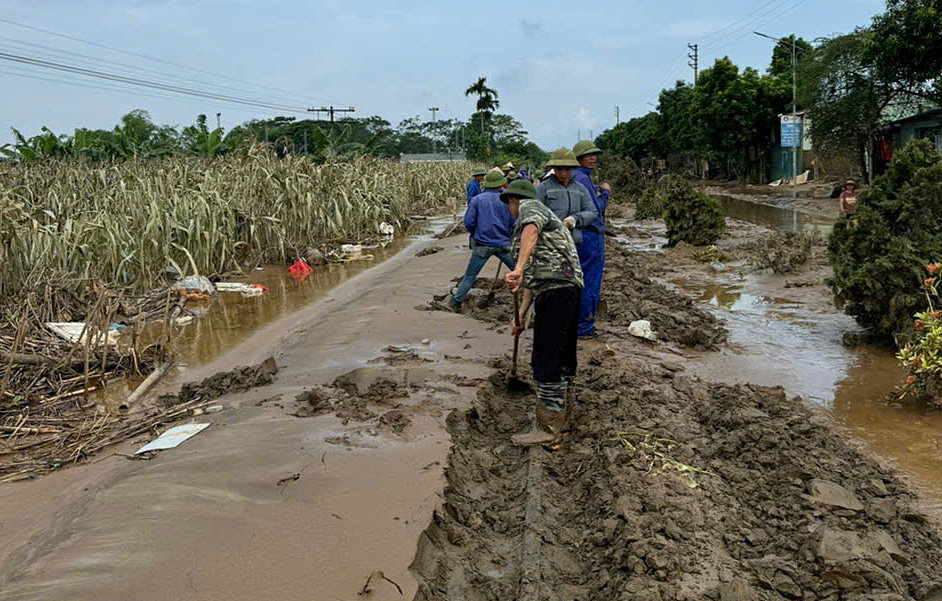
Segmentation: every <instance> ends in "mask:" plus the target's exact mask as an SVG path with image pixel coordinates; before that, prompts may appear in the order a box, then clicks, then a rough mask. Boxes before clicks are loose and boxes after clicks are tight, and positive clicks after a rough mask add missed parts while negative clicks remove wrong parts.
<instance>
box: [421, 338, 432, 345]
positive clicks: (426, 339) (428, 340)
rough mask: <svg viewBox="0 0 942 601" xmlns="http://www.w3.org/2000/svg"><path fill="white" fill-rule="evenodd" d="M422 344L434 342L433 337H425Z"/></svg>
mask: <svg viewBox="0 0 942 601" xmlns="http://www.w3.org/2000/svg"><path fill="white" fill-rule="evenodd" d="M422 344H425V345H429V344H432V339H431V338H423V339H422Z"/></svg>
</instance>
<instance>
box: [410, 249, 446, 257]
mask: <svg viewBox="0 0 942 601" xmlns="http://www.w3.org/2000/svg"><path fill="white" fill-rule="evenodd" d="M443 250H445V249H444V248H442V247H441V246H430V247H428V248H423V249H422V250H420V251H419V252H417V253H415V256H417V257H427V256H429V255H434V254H435V253H440V252H442V251H443Z"/></svg>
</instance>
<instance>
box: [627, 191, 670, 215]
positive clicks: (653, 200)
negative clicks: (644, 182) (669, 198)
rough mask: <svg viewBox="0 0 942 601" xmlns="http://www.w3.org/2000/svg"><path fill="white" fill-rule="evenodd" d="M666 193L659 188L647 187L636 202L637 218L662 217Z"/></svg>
mask: <svg viewBox="0 0 942 601" xmlns="http://www.w3.org/2000/svg"><path fill="white" fill-rule="evenodd" d="M665 204H666V199H665V198H664V194H662V193H661V192H660V191H658V189H657V188H647V189H646V190H645V191H644V192H643V193H642V194H641V198H639V199H638V202H636V203H635V219H639V220H640V219H660V218H662V217H663V216H664V205H665Z"/></svg>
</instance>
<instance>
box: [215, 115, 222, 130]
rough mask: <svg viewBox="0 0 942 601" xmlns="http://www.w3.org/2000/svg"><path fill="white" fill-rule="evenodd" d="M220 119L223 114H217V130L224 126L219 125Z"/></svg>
mask: <svg viewBox="0 0 942 601" xmlns="http://www.w3.org/2000/svg"><path fill="white" fill-rule="evenodd" d="M220 117H222V113H216V129H220V128H222V125H220V124H219V123H220V122H219V118H220Z"/></svg>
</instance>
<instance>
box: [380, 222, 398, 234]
mask: <svg viewBox="0 0 942 601" xmlns="http://www.w3.org/2000/svg"><path fill="white" fill-rule="evenodd" d="M379 233H380V234H382V235H384V236H392V235H393V234H395V233H396V228H395V226H393V225H392V224H391V223H386V222H385V221H384V222H382V223H380V224H379Z"/></svg>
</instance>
